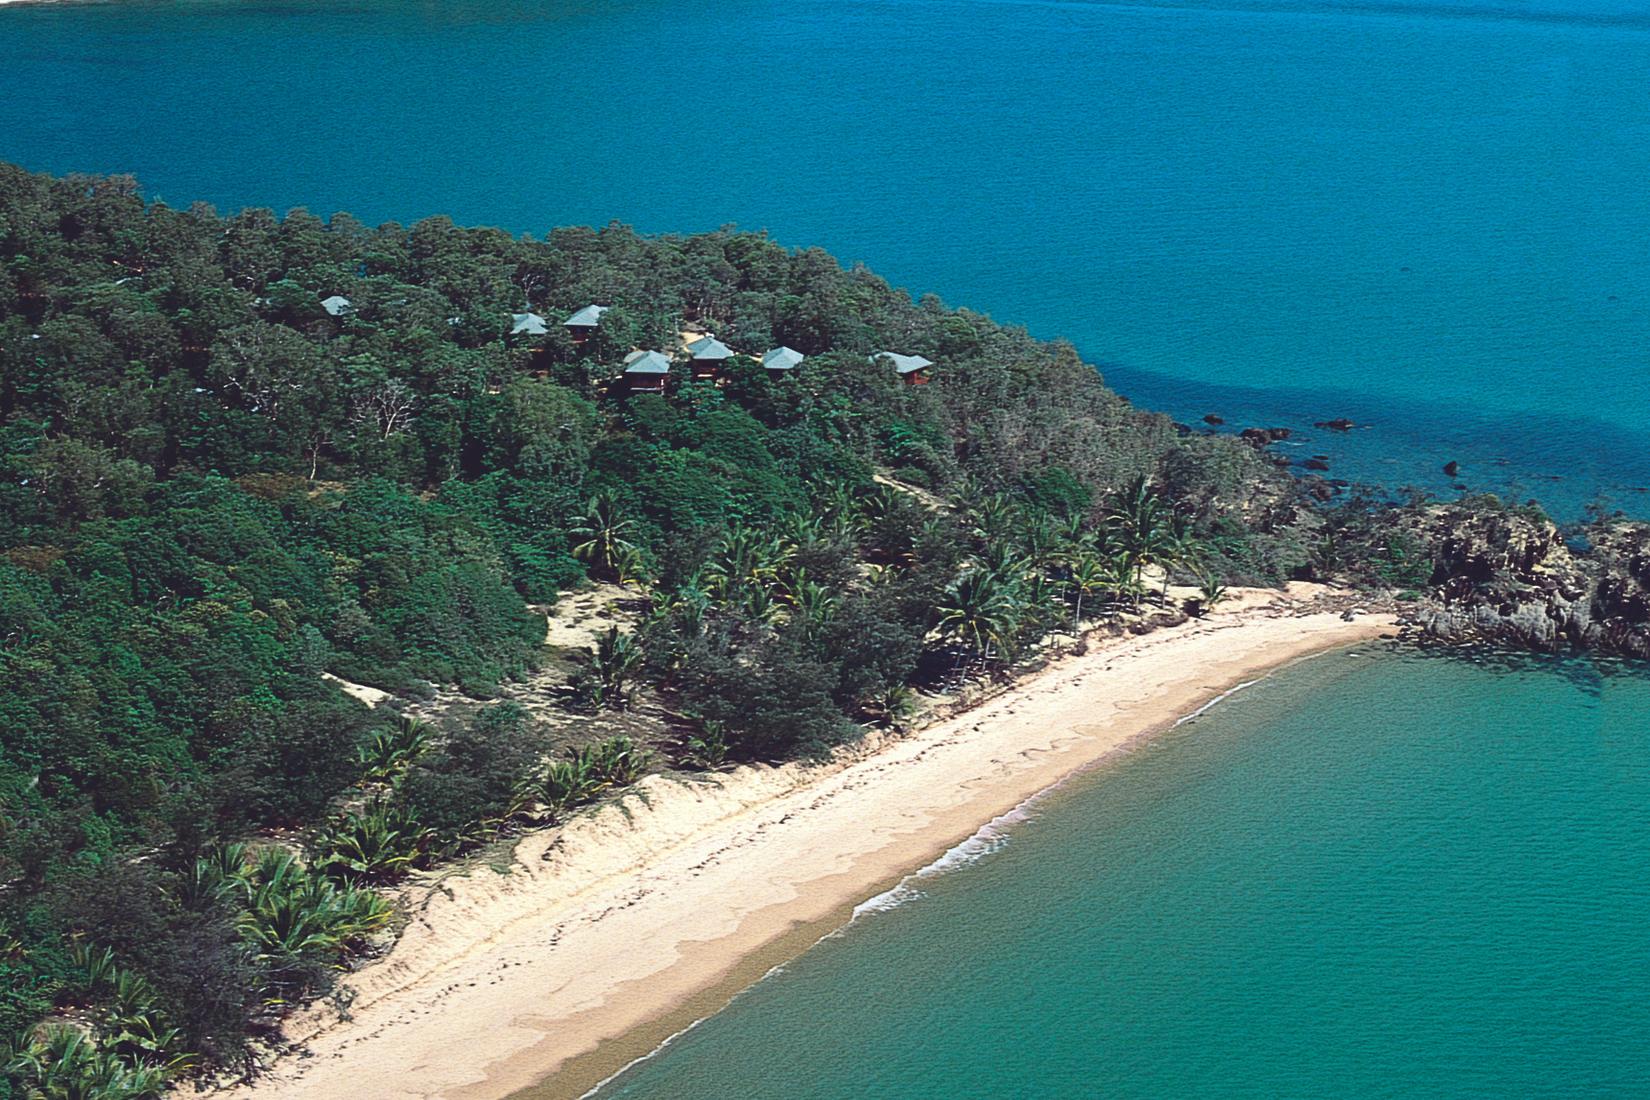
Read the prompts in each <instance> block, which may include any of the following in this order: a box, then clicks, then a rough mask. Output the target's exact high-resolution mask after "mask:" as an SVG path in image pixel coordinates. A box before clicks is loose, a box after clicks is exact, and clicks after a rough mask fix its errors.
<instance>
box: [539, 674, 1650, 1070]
mask: <svg viewBox="0 0 1650 1100" xmlns="http://www.w3.org/2000/svg"><path fill="white" fill-rule="evenodd" d="M1647 713H1650V678H1646V677H1644V676H1643V675H1642V674H1638V675H1632V674H1627V673H1624V672H1619V671H1618V672H1609V671H1601V670H1600V669H1599V668H1597V667H1594V666H1592V665H1589V664H1587V663H1582V662H1570V663H1563V664H1559V663H1551V662H1540V663H1537V662H1529V663H1520V664H1514V665H1496V666H1484V665H1478V664H1474V663H1472V662H1469V661H1464V660H1455V659H1442V658H1420V657H1413V656H1408V657H1404V656H1392V655H1383V656H1379V657H1372V656H1371V655H1369V651H1367V650H1366V651H1365V652H1364V655H1344V654H1343V655H1331V656H1329V657H1325V658H1320V659H1319V660H1317V661H1313V662H1308V663H1306V664H1304V665H1300V666H1296V667H1294V668H1291V669H1288V670H1285V671H1284V672H1282V673H1280V674H1278V675H1277V676H1275V677H1274V678H1272V679H1270V680H1267V681H1263V682H1262V683H1260V684H1257V685H1255V686H1253V687H1251V688H1249V689H1247V690H1246V691H1243V692H1240V693H1238V694H1237V695H1234V696H1232V697H1230V698H1229V699H1228V700H1226V701H1225V702H1223V703H1221V704H1219V705H1217V706H1216V707H1214V708H1212V709H1210V710H1209V711H1208V712H1207V713H1206V714H1205V715H1204V716H1202V717H1201V718H1198V719H1196V720H1194V721H1192V722H1188V723H1186V724H1184V725H1182V726H1180V727H1179V728H1177V729H1176V730H1174V731H1173V732H1171V733H1169V734H1166V735H1165V736H1163V737H1162V738H1160V739H1159V740H1157V741H1155V742H1152V743H1150V744H1148V745H1146V746H1145V747H1143V748H1141V749H1139V750H1137V751H1136V752H1134V753H1133V754H1132V755H1130V756H1128V757H1126V758H1125V759H1123V760H1122V761H1121V763H1119V764H1116V765H1115V766H1109V767H1105V768H1102V769H1101V770H1100V771H1098V772H1096V773H1092V774H1090V775H1088V776H1083V777H1079V778H1077V779H1075V780H1073V781H1071V782H1070V783H1068V785H1067V787H1066V788H1065V789H1063V790H1060V791H1057V792H1056V793H1054V794H1053V795H1051V796H1049V797H1047V798H1045V799H1044V800H1043V801H1041V802H1039V803H1034V804H1033V805H1032V806H1031V808H1030V810H1029V820H1026V821H1022V822H1020V823H1017V824H1013V825H1009V826H1007V827H1006V828H1005V829H1004V830H1003V832H1002V834H1001V835H1000V837H999V839H997V840H996V841H995V842H993V843H991V844H987V845H985V846H984V848H985V849H987V850H986V851H985V854H978V858H977V859H976V860H975V861H974V862H972V863H964V864H963V865H960V866H956V867H954V868H953V869H951V870H948V871H945V872H943V873H939V874H933V875H927V876H921V877H916V878H913V879H908V880H907V884H906V885H905V886H904V887H902V888H901V889H900V890H897V891H895V892H894V893H893V894H892V895H887V896H885V899H884V900H885V901H891V902H894V903H896V904H893V905H892V906H891V907H888V908H884V909H882V910H881V911H876V910H874V909H873V910H871V911H862V913H861V914H860V915H859V916H858V917H857V918H856V919H855V921H854V922H853V923H852V924H850V925H849V926H848V927H847V928H846V929H844V930H843V931H842V932H840V933H838V934H836V935H833V936H831V937H829V938H827V939H826V940H824V941H822V942H821V943H820V944H819V945H817V946H816V947H814V948H813V949H812V950H811V951H810V952H808V953H807V954H805V955H803V956H802V957H801V958H799V959H797V960H795V961H794V962H792V963H790V964H789V965H787V966H785V967H784V968H783V969H782V970H780V971H778V972H776V973H774V974H772V975H770V976H769V977H768V978H767V979H765V980H764V981H762V982H761V983H759V984H757V985H756V986H753V987H752V988H751V989H749V990H747V991H745V992H744V993H743V994H741V995H740V996H739V997H737V998H736V999H735V1000H734V1002H733V1004H732V1005H731V1006H730V1007H729V1008H728V1009H726V1010H725V1011H723V1012H722V1013H721V1014H719V1015H716V1016H713V1017H711V1018H710V1019H708V1020H706V1021H705V1022H703V1023H702V1024H700V1025H699V1026H697V1027H695V1028H693V1029H692V1030H690V1031H688V1032H687V1033H686V1034H684V1035H683V1036H681V1037H679V1038H678V1039H677V1040H676V1041H674V1042H673V1043H672V1044H670V1045H669V1046H667V1047H666V1048H665V1049H664V1051H663V1052H662V1053H659V1054H657V1055H656V1056H654V1057H653V1058H651V1059H649V1060H647V1061H644V1062H642V1063H640V1064H639V1065H637V1066H636V1067H634V1068H633V1069H632V1070H631V1071H629V1072H628V1073H627V1074H625V1075H623V1076H622V1077H620V1078H619V1079H617V1080H615V1081H613V1082H611V1083H610V1084H609V1085H608V1086H607V1087H605V1088H604V1089H602V1090H601V1091H600V1092H599V1093H598V1094H597V1095H598V1096H599V1097H600V1098H601V1100H621V1098H623V1100H727V1098H731V1097H739V1098H741V1100H816V1098H817V1100H841V1098H846V1097H855V1098H864V1100H880V1098H887V1100H896V1098H897V1100H960V1098H999V1097H1037V1098H1045V1100H1046V1098H1054V1097H1073V1098H1076V1097H1142V1098H1159V1097H1192V1096H1198V1097H1343V1096H1348V1097H1349V1096H1356V1097H1427V1098H1439V1100H1441V1098H1455V1097H1538V1096H1542V1097H1547V1096H1554V1097H1556V1096H1565V1097H1629V1096H1645V1095H1650V996H1647V994H1650V923H1647V922H1646V920H1645V914H1646V912H1650V876H1647V875H1646V871H1645V869H1646V867H1650V729H1647V728H1646V723H1645V715H1646V714H1647ZM990 849H994V850H990ZM528 1095H530V1094H528Z"/></svg>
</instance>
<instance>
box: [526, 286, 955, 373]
mask: <svg viewBox="0 0 1650 1100" xmlns="http://www.w3.org/2000/svg"><path fill="white" fill-rule="evenodd" d="M608 308H609V307H607V306H599V305H588V306H585V307H584V308H583V309H581V310H579V311H578V312H577V313H575V314H573V315H572V316H571V317H569V318H568V319H567V320H565V321H563V322H562V328H564V329H566V330H567V333H568V335H569V336H571V337H572V339H573V344H574V346H575V347H582V346H583V345H584V344H585V342H586V341H588V340H589V339H590V338H591V337H592V336H594V335H595V334H596V331H597V329H599V328H600V327H601V323H602V314H604V313H606V312H607V310H608ZM548 331H549V326H548V325H547V324H546V323H545V320H544V318H543V317H540V316H539V315H538V314H536V313H517V314H515V315H513V317H512V319H511V328H510V335H512V336H543V335H544V334H545V333H547V332H548ZM681 354H683V355H685V356H686V357H687V367H688V372H689V374H690V375H691V377H692V378H693V380H694V381H695V382H711V383H717V382H720V381H722V379H723V377H724V374H725V372H726V369H727V364H728V360H730V359H733V358H736V357H737V356H738V355H739V354H740V353H739V352H736V351H734V350H733V349H732V348H730V347H728V346H727V345H726V344H724V343H722V341H720V340H718V339H717V338H716V337H714V336H710V335H703V336H699V337H697V338H696V339H692V340H688V341H686V342H685V343H684V345H683V347H682V352H681ZM751 358H752V359H759V360H760V361H761V363H762V367H763V369H764V370H766V371H767V372H768V377H770V378H783V377H786V376H787V375H789V374H790V373H791V372H792V371H794V370H796V369H797V368H798V367H799V366H801V365H802V361H803V359H805V358H807V357H806V356H805V355H803V354H802V353H801V352H799V351H797V350H796V349H794V348H787V347H777V348H770V349H769V350H767V351H765V352H763V353H762V354H761V355H760V356H754V355H753V356H751ZM870 358H871V361H872V362H887V363H888V364H889V365H890V366H892V367H893V368H894V372H895V373H896V374H897V375H898V376H899V378H900V380H901V381H903V382H904V383H905V384H906V385H909V386H920V385H923V384H925V383H926V382H927V381H928V380H929V377H930V374H931V372H932V370H933V367H934V364H933V362H932V361H930V360H928V359H925V358H923V357H922V356H920V355H901V354H899V353H897V352H892V351H879V352H877V353H876V354H875V355H872V356H871V357H870ZM671 365H672V358H671V356H669V355H667V354H665V353H664V352H662V351H649V350H646V349H638V350H636V351H633V352H631V353H630V354H629V355H627V356H625V358H624V381H625V385H626V386H627V387H628V388H629V389H630V391H631V392H632V393H663V392H664V391H665V383H666V382H667V381H668V379H669V377H670V368H671Z"/></svg>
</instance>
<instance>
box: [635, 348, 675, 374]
mask: <svg viewBox="0 0 1650 1100" xmlns="http://www.w3.org/2000/svg"><path fill="white" fill-rule="evenodd" d="M624 372H625V373H626V374H669V373H670V360H669V359H666V358H665V356H664V354H663V353H662V352H657V351H633V352H631V353H630V354H629V355H627V356H625V357H624Z"/></svg>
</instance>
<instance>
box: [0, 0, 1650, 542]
mask: <svg viewBox="0 0 1650 1100" xmlns="http://www.w3.org/2000/svg"><path fill="white" fill-rule="evenodd" d="M1647 56H1650V12H1647V11H1646V10H1645V9H1644V7H1643V6H1642V5H1641V4H1635V3H1628V2H1626V0H1432V2H1423V0H1352V2H1347V3H1321V2H1311V0H1231V2H1211V0H1180V2H1153V0H1144V2H1130V3H1108V2H1094V0H1083V2H1077V0H784V2H777V0H692V2H686V0H648V2H642V0H610V2H603V3H597V2H594V0H540V2H528V0H486V2H482V0H458V2H441V0H428V2H421V3H412V2H407V0H325V2H321V0H315V2H293V0H262V2H260V0H247V2H239V0H181V2H179V0H168V2H154V0H120V2H119V3H101V4H100V3H92V4H85V5H59V6H50V7H29V6H24V7H8V8H5V9H0V157H4V158H7V159H11V160H15V161H17V162H20V163H22V164H24V165H25V166H27V167H30V168H34V169H37V170H49V171H54V172H64V171H69V170H89V171H130V172H135V173H136V174H138V175H139V176H140V177H141V178H142V179H143V180H144V181H145V182H146V184H147V186H148V189H149V192H150V194H151V195H158V196H160V197H163V198H165V199H168V200H171V201H174V202H178V203H187V202H190V201H193V200H195V199H206V200H209V201H211V202H213V203H215V204H217V205H219V206H220V207H223V208H232V207H239V206H241V205H245V204H258V205H268V206H273V207H275V208H277V209H282V210H284V209H286V208H289V207H292V206H297V205H304V206H308V207H310V208H312V209H314V210H316V211H319V212H322V213H326V212H331V211H333V210H336V209H347V210H350V211H351V212H353V213H355V214H356V215H358V216H360V217H363V218H366V219H368V220H372V221H377V220H383V219H398V220H403V221H407V220H412V219H416V218H418V217H421V216H424V215H427V214H432V213H451V214H452V215H453V216H454V217H455V218H456V219H457V220H459V221H460V222H462V223H486V224H496V225H502V226H505V227H507V228H510V229H512V230H520V231H533V232H539V231H542V230H544V229H545V228H547V227H549V226H550V225H553V224H560V223H569V222H592V223H598V224H599V223H604V222H606V221H608V220H609V219H620V220H623V221H627V222H631V223H633V224H635V225H637V226H638V227H640V228H643V229H645V230H656V231H685V230H701V229H708V228H714V227H716V226H718V225H721V224H724V223H738V224H740V225H742V226H745V227H747V228H767V229H768V230H770V231H771V232H772V233H773V234H774V235H775V236H776V237H777V238H778V239H779V240H781V241H783V242H785V243H788V244H795V245H813V244H817V245H822V246H824V247H826V248H828V249H831V250H832V251H834V252H836V253H837V254H838V255H840V256H843V257H845V258H847V259H849V260H858V261H864V262H866V263H867V264H869V265H871V266H872V267H874V268H876V269H877V270H879V271H881V272H883V273H884V274H886V275H887V276H888V277H889V278H891V279H892V280H894V281H895V282H898V283H900V284H902V285H906V286H909V287H911V288H912V289H913V290H915V291H918V292H934V293H937V294H939V295H941V296H942V297H944V298H945V299H947V300H948V301H951V302H954V303H959V304H966V305H970V306H972V307H975V308H978V309H982V310H985V311H988V312H991V313H992V314H993V315H995V316H997V317H999V318H1001V319H1005V320H1011V321H1014V322H1018V323H1024V324H1026V325H1027V326H1029V327H1030V328H1031V329H1032V330H1033V331H1034V332H1035V333H1037V334H1038V335H1042V336H1049V337H1067V338H1069V339H1071V340H1072V341H1074V342H1075V343H1076V344H1077V346H1078V347H1079V348H1080V349H1081V350H1082V351H1083V352H1084V353H1085V354H1086V355H1087V356H1088V357H1090V358H1091V359H1093V360H1094V361H1096V362H1099V363H1101V364H1102V365H1103V366H1104V369H1105V371H1106V373H1107V375H1108V377H1109V378H1110V379H1111V380H1112V382H1113V383H1114V384H1115V385H1116V386H1117V387H1118V388H1119V389H1120V390H1121V391H1122V392H1124V393H1125V394H1127V395H1129V396H1131V397H1132V398H1134V399H1135V400H1136V401H1137V402H1140V403H1142V404H1146V405H1150V406H1154V407H1162V408H1166V409H1168V410H1170V411H1172V412H1173V413H1175V414H1176V415H1177V416H1179V417H1180V418H1182V419H1184V420H1187V421H1195V420H1196V419H1197V418H1198V417H1201V416H1202V415H1203V414H1205V413H1211V412H1212V413H1217V414H1220V415H1222V416H1224V417H1225V418H1226V419H1227V421H1228V422H1229V423H1230V424H1231V425H1232V426H1241V425H1244V424H1251V423H1263V424H1279V425H1287V426H1291V427H1293V428H1295V429H1297V430H1298V431H1301V432H1302V433H1303V435H1304V438H1297V439H1296V440H1293V441H1291V444H1292V447H1291V448H1286V449H1290V450H1291V453H1294V454H1298V455H1301V456H1306V455H1310V454H1313V453H1317V452H1324V453H1329V454H1331V455H1333V456H1334V457H1335V461H1334V463H1333V471H1332V472H1333V473H1334V474H1337V475H1340V476H1347V477H1354V478H1359V479H1368V480H1377V481H1380V482H1383V483H1386V484H1403V483H1416V484H1425V485H1429V486H1432V487H1433V488H1437V489H1441V490H1444V491H1448V488H1447V484H1446V483H1445V480H1444V478H1443V475H1442V474H1441V473H1440V472H1439V467H1440V466H1441V465H1442V463H1443V461H1445V460H1446V459H1452V458H1453V459H1457V460H1459V461H1460V462H1461V463H1462V465H1463V468H1464V477H1465V481H1466V483H1467V484H1470V485H1472V486H1474V487H1490V488H1496V489H1500V490H1504V491H1508V492H1511V493H1512V494H1513V495H1515V496H1518V497H1526V496H1532V495H1533V496H1539V497H1540V498H1541V499H1542V500H1543V501H1545V502H1548V503H1549V504H1550V505H1552V506H1553V507H1554V508H1555V509H1556V510H1559V511H1561V512H1566V513H1573V512H1574V511H1576V510H1577V509H1578V508H1579V507H1580V505H1581V504H1582V503H1584V502H1585V501H1587V500H1589V499H1591V498H1592V497H1593V496H1594V495H1595V494H1596V493H1598V492H1599V491H1600V490H1604V491H1607V492H1608V493H1609V494H1610V495H1611V496H1612V497H1613V498H1614V500H1615V501H1616V503H1618V504H1621V505H1623V506H1626V507H1629V508H1631V509H1635V510H1638V511H1650V495H1646V494H1644V493H1641V492H1637V491H1636V490H1639V489H1645V488H1650V188H1647V187H1645V186H1644V180H1645V179H1646V178H1650V65H1646V64H1645V58H1646V57H1647ZM1338 416H1349V417H1352V418H1353V419H1355V420H1357V421H1359V422H1360V423H1367V424H1369V425H1371V427H1369V428H1368V429H1366V430H1359V431H1355V432H1352V433H1350V434H1348V435H1345V436H1341V435H1335V434H1329V433H1324V432H1314V431H1313V430H1312V429H1311V424H1312V422H1313V421H1314V420H1324V419H1330V418H1333V417H1338Z"/></svg>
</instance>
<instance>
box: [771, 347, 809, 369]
mask: <svg viewBox="0 0 1650 1100" xmlns="http://www.w3.org/2000/svg"><path fill="white" fill-rule="evenodd" d="M806 358H807V356H806V355H803V354H802V353H801V352H800V351H797V350H795V349H794V348H785V347H780V348H773V349H772V350H770V351H767V352H764V353H763V355H762V365H763V366H764V367H767V368H768V369H769V370H790V369H791V368H792V367H795V366H796V365H797V364H798V363H800V362H802V360H804V359H806Z"/></svg>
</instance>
